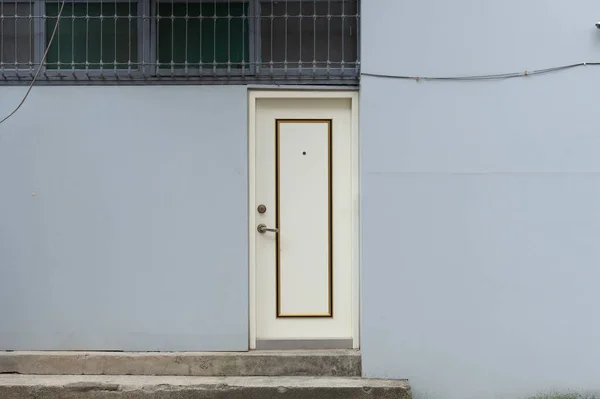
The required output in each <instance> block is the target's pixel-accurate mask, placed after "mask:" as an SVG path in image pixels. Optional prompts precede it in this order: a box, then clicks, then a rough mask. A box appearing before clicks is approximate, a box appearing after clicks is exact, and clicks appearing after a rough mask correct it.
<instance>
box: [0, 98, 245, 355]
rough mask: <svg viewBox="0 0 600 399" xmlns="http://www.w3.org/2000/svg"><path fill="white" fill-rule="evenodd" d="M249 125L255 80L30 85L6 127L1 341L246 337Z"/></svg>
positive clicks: (231, 342) (1, 109) (1, 167)
mask: <svg viewBox="0 0 600 399" xmlns="http://www.w3.org/2000/svg"><path fill="white" fill-rule="evenodd" d="M24 92H25V87H7V86H3V87H0V115H2V116H4V115H5V114H6V113H8V112H9V111H10V110H11V109H12V108H13V107H14V106H15V105H16V104H17V103H18V102H19V100H20V98H21V96H22V95H23V93H24ZM246 137H247V100H246V88H245V87H243V86H237V87H236V86H229V87H214V86H213V87H211V86H185V87H184V86H178V87H159V86H146V87H49V86H44V87H36V88H34V90H33V92H32V94H31V96H30V97H29V99H28V100H27V102H26V103H25V105H24V106H23V107H22V108H21V110H20V111H19V112H18V113H17V114H16V115H15V116H14V117H13V118H11V119H10V120H9V121H8V122H7V123H5V124H2V125H0V350H1V349H111V350H113V349H121V350H247V348H248V333H247V331H248V315H247V309H248V283H247V281H248V280H247V279H248V277H247V276H248V255H247V253H248V246H247V140H246ZM33 193H35V194H33Z"/></svg>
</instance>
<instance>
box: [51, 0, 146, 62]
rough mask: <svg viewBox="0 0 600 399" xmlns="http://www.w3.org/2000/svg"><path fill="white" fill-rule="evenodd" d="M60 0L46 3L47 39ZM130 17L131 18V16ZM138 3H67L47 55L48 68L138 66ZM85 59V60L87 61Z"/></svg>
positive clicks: (53, 23)
mask: <svg viewBox="0 0 600 399" xmlns="http://www.w3.org/2000/svg"><path fill="white" fill-rule="evenodd" d="M59 6H60V3H55V2H48V3H46V15H47V16H48V18H47V19H46V40H47V41H49V40H50V36H51V35H52V30H53V29H54V25H55V24H56V16H57V15H58V10H59ZM130 17H131V18H130ZM137 24H138V22H137V4H136V3H135V2H131V3H114V2H113V3H110V2H106V3H75V4H73V3H71V4H69V3H67V4H65V8H64V9H63V13H62V16H61V19H60V23H59V27H58V29H59V30H58V31H57V32H56V36H55V37H54V41H53V42H52V45H51V46H50V50H49V51H48V57H47V58H46V62H47V64H48V65H47V67H48V69H57V68H58V66H59V65H58V63H59V62H60V68H61V69H86V68H89V69H100V68H101V67H102V68H105V69H114V68H115V67H116V68H117V69H127V68H129V67H130V66H129V63H131V68H132V69H137V67H138V28H137ZM86 62H87V64H86Z"/></svg>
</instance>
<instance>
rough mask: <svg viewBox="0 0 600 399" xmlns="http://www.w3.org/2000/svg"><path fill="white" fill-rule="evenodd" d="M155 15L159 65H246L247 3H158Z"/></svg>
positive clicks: (247, 52)
mask: <svg viewBox="0 0 600 399" xmlns="http://www.w3.org/2000/svg"><path fill="white" fill-rule="evenodd" d="M158 16H159V19H158V24H157V36H158V43H157V47H158V48H157V55H158V62H159V64H160V67H161V68H171V67H174V68H184V67H185V66H186V61H187V66H188V67H189V68H198V67H200V63H202V64H203V65H202V67H203V68H212V67H213V66H216V67H217V68H227V67H228V64H227V63H228V62H230V63H231V64H229V66H230V67H231V68H242V67H243V66H244V64H245V65H246V66H248V61H249V54H250V52H249V40H248V38H249V35H248V4H247V3H230V4H227V3H216V4H215V3H188V4H186V3H171V2H167V3H159V4H158ZM186 16H187V18H186Z"/></svg>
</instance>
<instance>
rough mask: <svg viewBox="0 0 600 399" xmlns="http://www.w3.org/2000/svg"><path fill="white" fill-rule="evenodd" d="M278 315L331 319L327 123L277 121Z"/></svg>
mask: <svg viewBox="0 0 600 399" xmlns="http://www.w3.org/2000/svg"><path fill="white" fill-rule="evenodd" d="M276 135H277V137H276V141H277V182H276V184H277V197H278V198H277V211H278V215H277V225H278V228H279V235H278V240H277V247H278V248H277V251H278V259H277V274H278V276H277V295H278V311H277V315H278V316H279V317H330V316H331V315H332V287H331V285H332V279H331V274H332V251H331V244H332V240H331V227H332V226H331V216H332V215H331V121H329V120H308V119H307V120H278V121H277V127H276Z"/></svg>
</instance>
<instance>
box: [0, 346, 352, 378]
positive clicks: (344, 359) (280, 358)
mask: <svg viewBox="0 0 600 399" xmlns="http://www.w3.org/2000/svg"><path fill="white" fill-rule="evenodd" d="M8 373H14V374H47V375H70V374H72V375H80V374H83V375H157V376H161V375H164V376H206V377H210V376H311V375H312V376H321V377H326V376H344V377H360V376H361V355H360V352H359V351H355V350H310V351H309V350H299V351H252V352H206V353H205V352H202V353H194V352H182V353H174V352H171V353H164V352H140V353H137V352H136V353H132V352H0V374H8Z"/></svg>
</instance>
